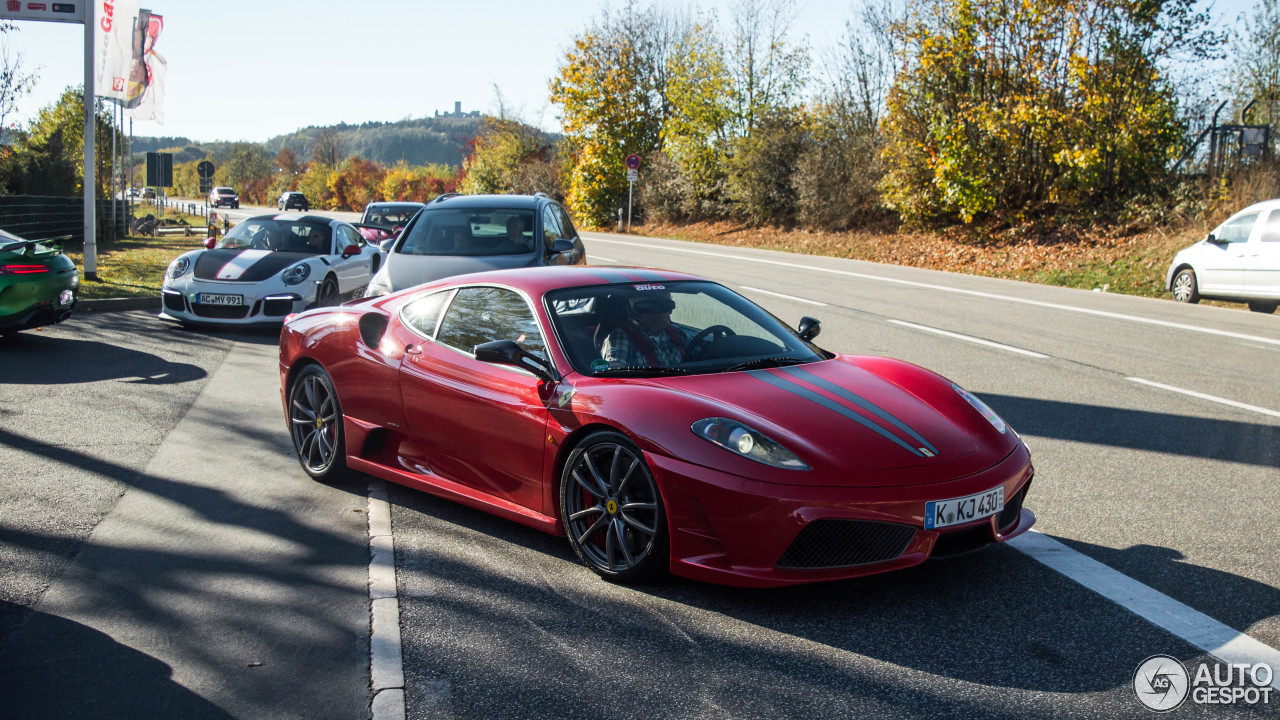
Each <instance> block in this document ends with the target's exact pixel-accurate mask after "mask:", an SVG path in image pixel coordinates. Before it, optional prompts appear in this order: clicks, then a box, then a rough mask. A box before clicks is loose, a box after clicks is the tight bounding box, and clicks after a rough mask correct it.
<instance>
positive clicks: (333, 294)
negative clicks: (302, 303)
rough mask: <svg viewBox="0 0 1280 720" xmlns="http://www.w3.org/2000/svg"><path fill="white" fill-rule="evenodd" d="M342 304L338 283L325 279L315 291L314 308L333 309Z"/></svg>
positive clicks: (331, 279)
mask: <svg viewBox="0 0 1280 720" xmlns="http://www.w3.org/2000/svg"><path fill="white" fill-rule="evenodd" d="M340 304H342V295H341V294H340V293H339V292H338V283H337V281H335V280H334V279H333V278H331V277H329V278H325V280H324V282H322V283H320V288H319V289H318V290H316V304H315V307H333V306H334V305H340Z"/></svg>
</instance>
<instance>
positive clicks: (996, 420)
mask: <svg viewBox="0 0 1280 720" xmlns="http://www.w3.org/2000/svg"><path fill="white" fill-rule="evenodd" d="M951 387H952V388H955V391H956V392H958V393H960V397H962V398H964V399H965V400H968V401H969V404H970V405H972V406H973V409H974V410H977V411H978V412H979V413H982V417H984V418H986V419H987V422H989V423H991V426H992V427H994V428H995V429H996V430H999V431H1000V432H1001V433H1003V432H1005V431H1006V430H1008V429H1009V424H1008V423H1006V422H1005V421H1004V420H1002V419H1000V416H999V415H997V414H996V411H995V410H992V409H991V408H990V407H988V406H987V404H986V403H984V402H982V401H981V400H979V399H978V397H977V396H976V395H974V394H973V393H971V392H969V391H968V390H965V389H964V388H962V387H960V386H959V385H957V384H955V383H951Z"/></svg>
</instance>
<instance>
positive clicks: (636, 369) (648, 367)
mask: <svg viewBox="0 0 1280 720" xmlns="http://www.w3.org/2000/svg"><path fill="white" fill-rule="evenodd" d="M546 306H547V312H548V314H549V315H550V317H551V324H552V327H553V328H554V330H555V333H556V337H557V338H559V339H560V344H561V345H562V346H563V347H564V348H565V352H566V354H567V355H568V356H569V362H571V363H572V364H573V367H574V369H575V370H577V371H578V372H580V373H582V374H584V375H592V376H596V377H610V376H622V375H650V376H652V375H686V374H698V373H714V372H727V371H733V370H749V369H755V368H764V367H778V366H781V365H794V364H798V363H807V362H816V361H818V360H823V359H825V358H826V357H827V356H826V355H825V354H824V353H823V352H822V351H821V350H819V349H818V348H816V347H815V346H813V345H810V344H809V343H807V342H805V341H804V340H801V339H800V338H799V337H798V336H797V335H796V334H795V332H794V331H792V330H791V328H789V327H787V326H786V325H784V324H783V323H782V321H780V320H778V319H777V318H775V317H774V316H772V315H770V314H769V313H768V312H766V311H765V310H763V309H762V308H760V307H759V306H758V305H756V304H754V303H752V302H751V301H750V300H747V299H746V298H744V297H742V296H741V295H738V294H737V293H735V292H733V291H732V290H729V289H728V288H726V287H724V286H722V285H717V284H715V283H712V282H702V281H683V282H661V283H627V284H620V285H595V286H590V287H580V288H569V289H565V290H556V291H554V292H550V293H547V295H546Z"/></svg>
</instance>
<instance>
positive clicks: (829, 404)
mask: <svg viewBox="0 0 1280 720" xmlns="http://www.w3.org/2000/svg"><path fill="white" fill-rule="evenodd" d="M747 374H748V375H750V376H751V377H754V378H756V379H757V380H763V381H764V382H767V383H769V384H770V385H772V386H774V387H776V388H778V389H780V390H785V391H787V392H789V393H792V394H795V395H799V396H800V397H802V398H804V399H805V400H808V401H809V402H812V403H814V404H817V405H821V406H822V407H824V408H826V409H828V410H830V411H831V412H834V413H836V414H837V415H840V416H842V417H845V418H848V419H849V420H852V421H854V422H856V423H858V424H859V425H862V426H863V427H865V428H867V429H868V430H872V431H874V432H876V433H877V434H879V435H881V436H882V437H884V438H885V439H886V440H891V441H893V442H894V443H896V444H898V445H900V446H901V447H902V448H903V449H905V450H907V451H908V452H910V453H911V454H912V455H915V456H916V457H924V453H922V452H920V451H919V450H917V449H916V448H913V447H911V445H909V444H907V443H906V442H905V441H904V440H903V439H902V438H900V437H898V436H897V435H894V434H893V433H891V432H889V431H888V430H886V429H885V428H883V427H881V426H880V425H878V424H876V423H874V422H872V421H871V419H870V418H867V417H863V416H862V415H859V414H858V413H856V412H854V411H852V410H850V409H849V408H847V407H845V406H843V405H841V404H840V403H837V402H836V401H834V400H831V399H829V398H825V397H823V396H821V395H819V394H818V393H816V392H814V391H812V390H810V389H809V388H806V387H801V386H799V385H797V384H796V383H795V381H793V380H788V379H784V378H782V377H779V376H777V375H774V374H773V373H772V372H770V371H768V370H751V371H749V372H748V373H747Z"/></svg>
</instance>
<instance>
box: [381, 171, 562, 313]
mask: <svg viewBox="0 0 1280 720" xmlns="http://www.w3.org/2000/svg"><path fill="white" fill-rule="evenodd" d="M386 252H387V261H386V262H385V263H383V267H382V270H380V271H379V272H378V274H377V275H376V276H374V278H373V280H372V281H370V283H369V289H368V293H367V294H369V295H386V294H388V293H392V292H395V291H397V290H403V289H404V288H407V287H412V286H414V285H420V284H422V283H425V282H431V281H433V280H439V279H440V278H446V277H450V276H453V275H461V274H463V273H473V272H481V271H484V270H502V269H506V268H518V267H533V266H538V265H585V264H586V263H587V250H586V248H585V247H584V246H583V244H582V240H580V239H579V238H578V231H577V230H576V229H575V228H574V227H573V222H572V221H571V220H570V219H569V213H568V212H566V211H565V209H564V208H563V207H562V206H561V205H560V203H558V202H556V201H555V200H552V199H551V197H550V196H548V195H545V194H543V193H538V194H536V195H457V194H448V195H441V196H440V197H438V198H436V199H435V200H432V201H431V202H430V203H429V204H428V205H427V206H426V207H425V208H423V209H422V210H421V211H419V212H418V213H417V214H416V215H414V216H413V219H412V220H410V221H409V224H408V225H407V226H406V227H405V229H404V231H403V232H401V233H400V235H399V237H398V238H397V239H396V241H395V243H394V244H393V245H392V246H391V247H390V248H389V249H387V250H386Z"/></svg>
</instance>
